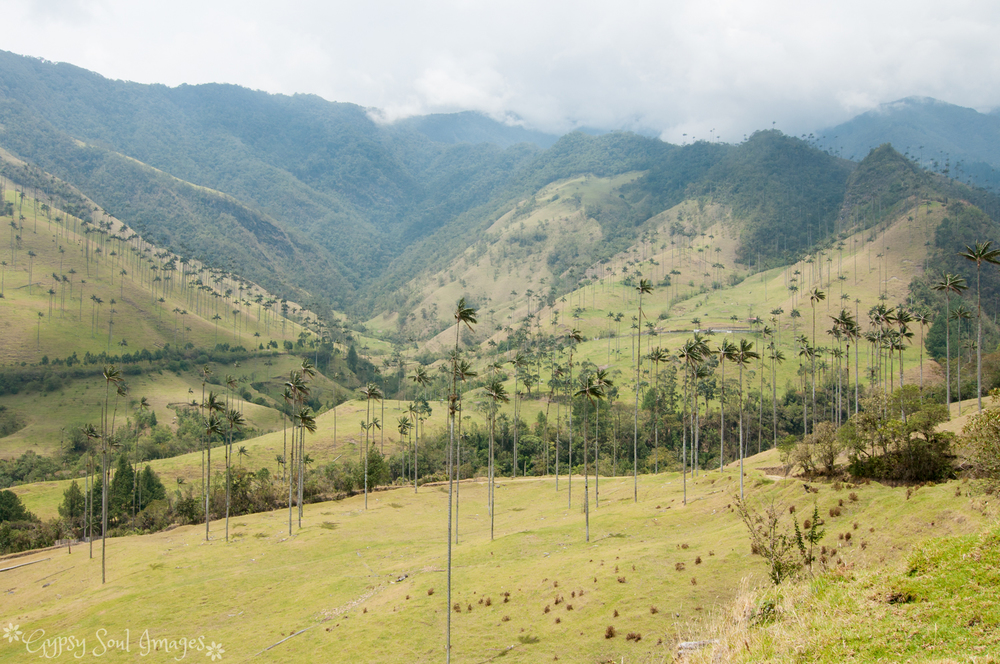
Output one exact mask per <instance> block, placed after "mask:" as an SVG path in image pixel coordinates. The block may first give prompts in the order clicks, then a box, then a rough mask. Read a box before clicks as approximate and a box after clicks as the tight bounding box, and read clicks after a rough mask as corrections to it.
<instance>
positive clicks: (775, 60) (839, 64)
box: [5, 0, 1000, 141]
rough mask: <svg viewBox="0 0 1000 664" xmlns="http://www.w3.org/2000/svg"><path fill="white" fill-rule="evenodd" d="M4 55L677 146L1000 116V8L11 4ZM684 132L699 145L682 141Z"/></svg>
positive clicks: (758, 0)
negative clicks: (907, 105) (920, 100)
mask: <svg viewBox="0 0 1000 664" xmlns="http://www.w3.org/2000/svg"><path fill="white" fill-rule="evenodd" d="M8 5H9V9H8V15H9V21H8V24H14V25H18V26H19V29H18V30H13V31H9V32H8V33H7V34H6V36H5V43H6V45H5V48H8V49H10V50H13V51H15V52H19V53H26V54H31V55H37V56H41V57H44V58H46V59H49V60H61V61H67V62H72V63H74V64H77V65H79V66H82V67H86V68H88V69H93V70H95V71H97V72H99V73H101V74H103V75H105V76H109V77H111V78H122V79H128V80H135V81H140V82H159V83H166V84H168V85H178V84H180V83H204V82H228V83H237V84H240V85H245V86H247V87H250V88H255V89H262V90H267V91H270V92H277V93H285V94H292V93H296V92H306V93H314V94H319V95H321V96H323V97H325V98H327V99H330V100H336V101H349V102H354V103H358V104H361V105H362V106H366V107H377V108H378V109H380V114H381V117H384V118H387V119H393V118H397V117H404V116H406V115H412V114H420V113H429V112H448V111H455V110H464V109H473V110H480V111H483V112H485V113H487V114H489V115H491V116H493V117H497V118H509V117H516V118H519V119H520V120H521V121H523V122H524V123H525V124H526V125H528V126H530V127H532V128H538V129H543V130H548V131H556V132H558V131H566V130H569V129H572V128H573V127H576V126H598V127H604V128H617V127H624V128H635V129H643V130H651V131H655V132H658V133H660V134H662V135H663V137H664V138H666V139H668V140H672V141H684V140H690V139H691V137H697V138H706V139H707V138H709V137H721V138H722V139H723V140H727V141H736V140H740V139H741V138H742V137H743V135H744V134H748V133H750V132H752V131H754V130H756V129H761V128H766V127H770V126H771V125H772V123H774V124H775V125H776V126H778V127H779V128H781V129H783V130H785V131H787V132H790V133H799V132H803V131H811V130H813V129H815V128H817V127H821V126H827V125H830V124H834V123H836V122H840V121H843V120H845V119H847V118H849V117H851V116H853V115H855V114H857V113H858V112H861V111H864V110H867V109H868V108H871V107H873V106H874V105H876V104H878V103H881V102H887V101H892V100H894V99H898V98H901V97H907V96H911V95H923V96H931V97H935V98H938V99H942V100H945V101H949V102H952V103H958V104H962V105H967V106H972V107H975V108H979V109H986V108H990V107H995V106H998V105H1000V89H997V88H996V87H995V86H991V85H988V84H987V83H988V82H989V81H991V80H996V78H997V75H998V74H1000V45H998V40H996V39H995V35H996V34H998V32H1000V31H998V27H1000V4H997V3H991V2H986V1H981V0H975V1H964V2H962V1H957V2H951V3H941V2H938V1H933V2H932V1H930V0H916V1H910V2H897V1H891V2H890V1H884V0H883V1H879V0H869V1H861V0H842V1H841V2H837V3H832V2H827V3H800V2H778V1H770V2H765V1H763V0H708V1H704V2H699V3H694V2H688V1H683V2H682V1H679V0H668V1H662V0H661V1H659V2H649V1H646V0H632V1H630V2H623V3H608V2H606V1H602V2H597V1H596V0H576V1H574V2H568V1H566V0H550V1H549V2H545V3H529V2H526V1H524V0H510V1H509V2H503V3H501V2H468V1H463V0H422V1H418V2H379V3H356V2H350V3H348V2H333V3H330V2H311V1H306V0H300V1H298V2H291V3H282V4H278V3H274V2H263V1H261V0H246V1H242V2H236V1H234V0H218V1H215V2H212V3H205V2H193V1H192V0H175V1H173V2H170V3H166V2H162V1H159V0H157V1H152V2H145V3H135V2H125V1H124V0H89V1H84V0H60V1H57V0H52V1H50V2H41V1H39V0H34V1H29V0H8ZM685 134H687V136H684V135H685Z"/></svg>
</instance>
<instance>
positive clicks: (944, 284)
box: [931, 274, 968, 419]
mask: <svg viewBox="0 0 1000 664" xmlns="http://www.w3.org/2000/svg"><path fill="white" fill-rule="evenodd" d="M931 288H933V289H934V290H936V291H939V292H943V293H944V312H945V319H944V320H945V322H944V344H945V402H946V405H947V406H948V413H949V415H948V419H951V322H950V321H951V294H952V293H955V294H956V295H959V294H961V292H962V291H964V290H965V289H966V288H968V286H966V285H965V279H963V278H962V277H960V276H958V275H957V274H945V275H943V276H942V277H941V280H940V281H938V282H937V283H935V284H934V285H933V286H931Z"/></svg>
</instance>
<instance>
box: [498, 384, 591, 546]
mask: <svg viewBox="0 0 1000 664" xmlns="http://www.w3.org/2000/svg"><path fill="white" fill-rule="evenodd" d="M485 391H486V396H487V397H488V398H489V400H490V458H489V468H488V473H487V474H488V476H489V477H488V481H489V487H488V488H489V491H488V492H487V501H488V502H489V509H490V541H492V540H493V520H494V515H495V513H496V503H495V492H494V491H493V488H494V487H493V477H494V474H495V473H494V468H493V466H494V464H493V441H494V437H495V432H496V423H497V408H498V407H499V405H500V404H502V403H507V402H509V401H510V397H508V396H507V390H506V388H504V386H503V383H501V382H500V381H499V380H492V381H490V383H489V384H488V385H487V386H486V390H485ZM571 472H572V471H571Z"/></svg>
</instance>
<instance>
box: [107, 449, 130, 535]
mask: <svg viewBox="0 0 1000 664" xmlns="http://www.w3.org/2000/svg"><path fill="white" fill-rule="evenodd" d="M134 490H135V473H134V472H133V471H132V464H130V463H129V460H128V458H127V457H126V456H125V455H124V454H122V455H120V456H119V457H118V462H117V464H115V469H114V475H112V477H111V484H110V485H109V486H108V518H109V519H111V520H112V521H121V520H122V519H127V518H129V517H131V516H132V500H133V499H132V495H133V492H134Z"/></svg>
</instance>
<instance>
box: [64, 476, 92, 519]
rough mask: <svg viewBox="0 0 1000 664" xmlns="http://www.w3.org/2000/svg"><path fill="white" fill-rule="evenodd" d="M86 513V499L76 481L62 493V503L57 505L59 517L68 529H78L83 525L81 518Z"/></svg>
mask: <svg viewBox="0 0 1000 664" xmlns="http://www.w3.org/2000/svg"><path fill="white" fill-rule="evenodd" d="M86 513H87V505H86V498H85V497H84V495H83V491H81V490H80V485H79V484H77V481H76V480H73V482H72V483H70V485H69V488H68V489H66V491H64V492H63V501H62V504H61V505H59V516H61V517H62V518H63V519H64V520H65V521H66V523H67V524H69V527H70V528H74V529H75V528H78V527H81V526H82V525H83V517H84V515H85V514H86Z"/></svg>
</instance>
